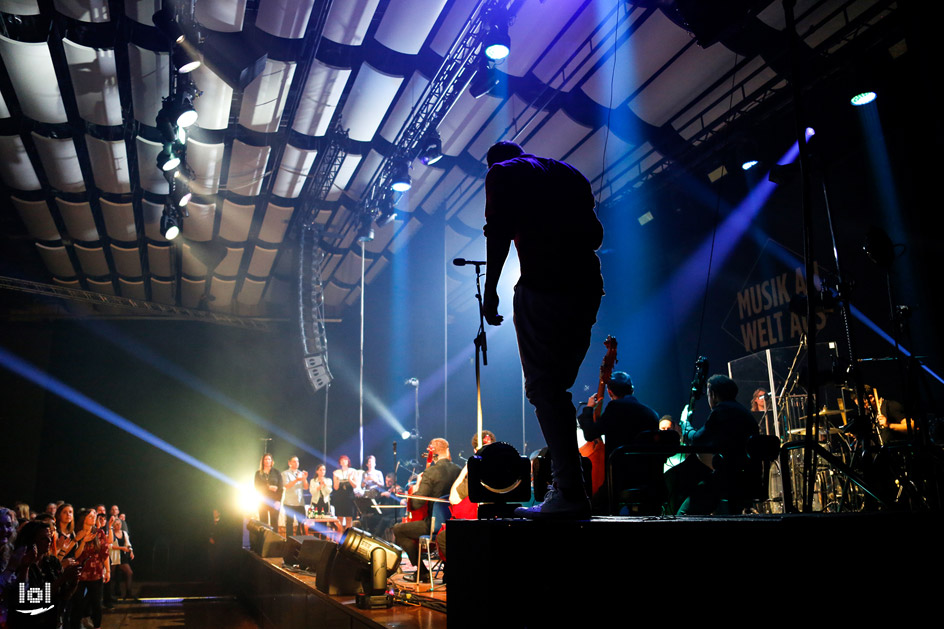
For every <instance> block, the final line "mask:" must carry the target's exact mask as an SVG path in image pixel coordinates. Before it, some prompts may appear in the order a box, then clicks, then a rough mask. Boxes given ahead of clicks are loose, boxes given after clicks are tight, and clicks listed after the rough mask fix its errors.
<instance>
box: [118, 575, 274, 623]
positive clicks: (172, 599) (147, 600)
mask: <svg viewBox="0 0 944 629" xmlns="http://www.w3.org/2000/svg"><path fill="white" fill-rule="evenodd" d="M138 596H139V598H140V602H130V601H129V602H124V601H121V602H118V603H116V604H115V606H114V608H113V609H111V610H105V614H104V616H103V618H102V629H166V628H169V627H187V628H192V629H204V628H206V627H227V629H261V627H262V626H261V625H260V624H259V623H258V622H257V621H256V619H255V618H254V617H253V615H252V614H251V613H250V612H249V610H248V609H247V608H246V607H245V606H244V604H243V603H242V602H240V601H239V600H238V599H237V598H236V597H235V596H233V595H226V594H215V593H213V592H212V590H208V589H207V588H206V587H205V586H204V584H191V583H170V584H167V583H143V584H141V586H140V591H139V592H138Z"/></svg>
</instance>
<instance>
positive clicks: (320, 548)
mask: <svg viewBox="0 0 944 629" xmlns="http://www.w3.org/2000/svg"><path fill="white" fill-rule="evenodd" d="M335 546H337V544H335V543H334V542H332V541H329V540H326V539H322V538H320V537H315V536H314V535H292V536H291V537H289V538H288V540H287V541H286V544H285V554H284V555H282V559H283V561H284V562H285V565H287V566H298V567H299V568H301V569H302V570H308V571H309V572H314V573H315V574H321V573H322V572H324V571H325V570H327V569H328V563H329V560H330V558H331V550H332V548H333V547H335Z"/></svg>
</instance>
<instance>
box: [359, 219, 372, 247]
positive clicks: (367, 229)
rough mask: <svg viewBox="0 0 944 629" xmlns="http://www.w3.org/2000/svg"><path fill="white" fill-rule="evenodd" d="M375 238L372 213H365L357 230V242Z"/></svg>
mask: <svg viewBox="0 0 944 629" xmlns="http://www.w3.org/2000/svg"><path fill="white" fill-rule="evenodd" d="M373 239H374V222H373V219H372V217H371V215H370V214H367V213H365V214H364V216H363V217H362V218H361V224H360V227H359V228H358V230H357V242H370V241H371V240H373Z"/></svg>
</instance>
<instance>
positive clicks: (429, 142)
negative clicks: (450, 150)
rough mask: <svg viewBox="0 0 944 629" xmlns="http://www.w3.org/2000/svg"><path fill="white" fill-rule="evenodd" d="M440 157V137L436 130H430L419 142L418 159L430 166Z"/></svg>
mask: <svg viewBox="0 0 944 629" xmlns="http://www.w3.org/2000/svg"><path fill="white" fill-rule="evenodd" d="M442 158H443V152H442V138H440V137H439V133H438V132H437V131H435V130H433V131H430V132H429V133H427V134H426V136H425V137H424V138H423V141H422V142H421V143H420V161H421V162H423V164H424V165H425V166H430V165H432V164H435V163H436V162H438V161H439V160H441V159H442Z"/></svg>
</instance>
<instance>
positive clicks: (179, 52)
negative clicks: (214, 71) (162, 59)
mask: <svg viewBox="0 0 944 629" xmlns="http://www.w3.org/2000/svg"><path fill="white" fill-rule="evenodd" d="M171 60H173V62H174V67H175V68H177V72H179V73H180V74H188V73H190V72H193V71H194V70H196V69H197V68H199V67H200V66H201V65H202V64H203V62H202V61H201V60H200V58H199V56H197V55H196V54H191V53H189V52H187V50H186V49H184V47H183V46H175V47H174V52H173V54H171Z"/></svg>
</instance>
